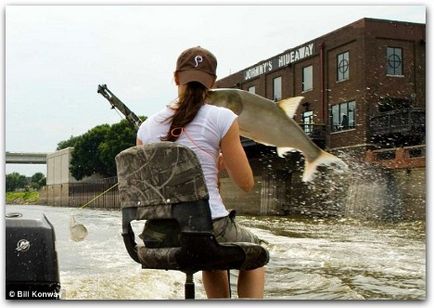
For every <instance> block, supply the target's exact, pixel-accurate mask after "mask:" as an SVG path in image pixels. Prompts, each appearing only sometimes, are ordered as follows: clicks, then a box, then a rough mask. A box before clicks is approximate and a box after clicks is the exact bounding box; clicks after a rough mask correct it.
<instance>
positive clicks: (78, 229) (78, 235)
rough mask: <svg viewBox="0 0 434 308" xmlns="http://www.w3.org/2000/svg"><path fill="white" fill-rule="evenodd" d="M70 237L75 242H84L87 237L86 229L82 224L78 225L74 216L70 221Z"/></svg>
mask: <svg viewBox="0 0 434 308" xmlns="http://www.w3.org/2000/svg"><path fill="white" fill-rule="evenodd" d="M69 235H70V238H71V240H73V241H75V242H80V241H82V240H84V239H85V238H86V236H87V229H86V227H85V226H84V225H82V224H79V223H77V222H76V221H75V217H74V216H71V219H70V221H69Z"/></svg>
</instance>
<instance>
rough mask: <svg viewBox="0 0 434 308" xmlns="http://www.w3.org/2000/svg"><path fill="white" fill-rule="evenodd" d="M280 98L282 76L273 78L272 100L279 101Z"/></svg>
mask: <svg viewBox="0 0 434 308" xmlns="http://www.w3.org/2000/svg"><path fill="white" fill-rule="evenodd" d="M281 99H282V77H277V78H274V79H273V100H275V101H280V100H281Z"/></svg>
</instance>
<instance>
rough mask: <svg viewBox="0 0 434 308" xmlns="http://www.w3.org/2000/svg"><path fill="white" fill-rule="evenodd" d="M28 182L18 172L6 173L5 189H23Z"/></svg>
mask: <svg viewBox="0 0 434 308" xmlns="http://www.w3.org/2000/svg"><path fill="white" fill-rule="evenodd" d="M28 184H29V181H28V180H27V178H26V177H25V176H24V175H22V174H19V173H18V172H12V173H9V174H7V175H6V191H15V190H18V189H24V188H26V186H27V185H28Z"/></svg>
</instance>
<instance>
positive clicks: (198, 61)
mask: <svg viewBox="0 0 434 308" xmlns="http://www.w3.org/2000/svg"><path fill="white" fill-rule="evenodd" d="M194 61H195V62H196V65H195V66H194V67H198V66H199V63H202V62H203V58H202V56H196V57H194Z"/></svg>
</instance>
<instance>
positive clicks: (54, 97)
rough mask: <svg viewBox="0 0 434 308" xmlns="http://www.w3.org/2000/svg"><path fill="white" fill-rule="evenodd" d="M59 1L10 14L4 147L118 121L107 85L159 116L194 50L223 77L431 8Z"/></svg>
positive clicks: (36, 143) (15, 8)
mask: <svg viewBox="0 0 434 308" xmlns="http://www.w3.org/2000/svg"><path fill="white" fill-rule="evenodd" d="M12 3H13V2H12ZM26 3H29V2H26ZM45 3H46V2H45ZM383 3H385V2H383ZM52 4H53V5H43V6H41V5H39V6H29V5H10V6H7V7H6V8H5V24H4V25H5V30H4V52H5V57H4V61H5V62H4V65H5V73H4V77H5V83H4V90H5V95H4V97H5V106H4V120H5V122H4V123H5V125H4V139H3V140H4V150H5V151H9V152H46V153H51V152H54V151H55V150H56V147H57V144H58V143H59V142H60V141H62V140H66V139H69V137H70V136H77V135H81V134H83V133H85V132H86V131H88V130H89V129H91V128H93V127H95V126H97V125H100V124H103V123H108V124H112V123H116V122H118V121H120V120H121V116H120V115H119V114H118V113H117V112H115V111H114V110H111V109H110V105H109V103H108V101H107V100H106V99H105V98H103V97H102V96H101V95H99V94H97V87H98V85H99V84H107V86H108V88H109V89H110V90H111V91H112V92H114V94H115V95H116V96H118V97H119V98H120V99H121V100H122V101H123V102H124V103H125V104H126V105H127V106H128V107H129V108H130V109H131V110H132V111H133V112H134V113H136V114H137V115H145V116H149V115H151V114H153V113H155V112H156V111H158V110H160V109H161V108H163V107H164V106H165V105H166V104H167V103H168V102H169V101H171V100H172V99H173V98H175V97H176V93H177V92H176V87H175V84H174V81H173V71H174V67H175V63H176V59H177V57H178V55H179V54H180V53H181V52H182V51H183V50H184V49H186V48H189V47H193V46H199V45H200V46H202V47H204V48H207V49H209V50H210V51H212V52H213V53H214V54H215V55H216V57H217V59H218V68H217V75H218V78H223V77H225V76H227V75H229V74H231V73H235V72H237V71H240V70H242V69H244V68H247V67H248V66H251V65H253V64H255V63H257V62H259V61H261V60H264V59H267V58H269V57H272V56H274V55H276V54H278V53H281V52H283V51H285V50H287V49H289V48H293V47H296V46H297V45H300V44H303V43H305V42H308V41H310V40H312V39H315V38H317V37H319V36H321V35H324V34H326V33H328V32H331V31H334V30H336V29H338V28H340V27H342V26H345V25H347V24H349V23H352V22H354V21H356V20H358V19H360V18H363V17H370V18H380V19H391V20H400V21H409V22H418V23H426V9H427V8H426V7H425V6H424V5H421V4H419V5H411V6H410V5H408V4H400V5H391V4H390V5H386V6H380V5H374V4H369V5H367V6H356V5H348V6H344V5H343V4H339V5H326V4H323V5H313V4H310V5H305V6H302V5H298V6H296V5H273V6H265V5H238V6H235V5H230V6H212V5H206V6H192V5H165V6H149V5H133V6H131V5H130V6H128V5H122V6H120V5H105V6H101V5H97V6H91V5H83V6H77V5H75V6H68V5H65V4H64V5H54V3H52ZM11 172H19V173H21V174H25V175H27V176H31V175H33V174H34V173H35V172H42V173H44V174H46V166H45V165H18V164H7V165H6V166H5V173H6V174H7V173H11Z"/></svg>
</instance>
